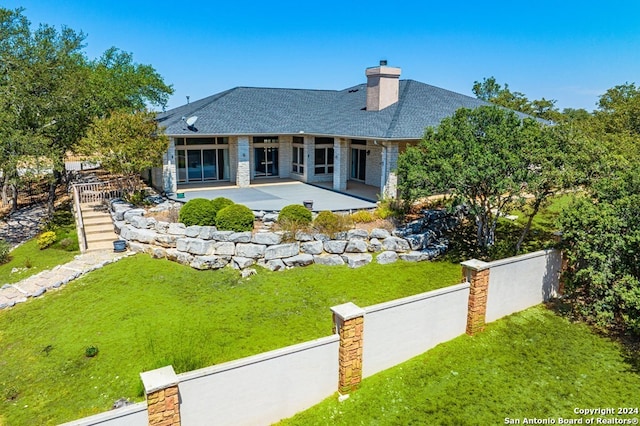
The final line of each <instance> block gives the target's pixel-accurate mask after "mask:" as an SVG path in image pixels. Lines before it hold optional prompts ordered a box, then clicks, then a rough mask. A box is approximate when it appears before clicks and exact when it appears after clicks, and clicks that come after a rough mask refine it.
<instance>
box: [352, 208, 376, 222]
mask: <svg viewBox="0 0 640 426" xmlns="http://www.w3.org/2000/svg"><path fill="white" fill-rule="evenodd" d="M351 219H352V220H353V221H354V222H355V223H371V222H373V221H374V220H375V218H374V217H373V214H371V212H368V211H366V210H358V211H357V212H355V213H353V214H352V215H351Z"/></svg>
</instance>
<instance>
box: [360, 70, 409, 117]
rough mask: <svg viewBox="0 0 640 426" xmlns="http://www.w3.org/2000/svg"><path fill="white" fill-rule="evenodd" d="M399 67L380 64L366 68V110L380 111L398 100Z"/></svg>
mask: <svg viewBox="0 0 640 426" xmlns="http://www.w3.org/2000/svg"><path fill="white" fill-rule="evenodd" d="M400 71H401V70H400V68H393V67H388V66H387V61H385V60H382V61H380V66H378V67H372V68H367V70H366V75H367V111H380V110H383V109H385V108H386V107H388V106H389V105H393V104H395V103H396V102H398V92H399V86H400Z"/></svg>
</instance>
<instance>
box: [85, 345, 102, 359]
mask: <svg viewBox="0 0 640 426" xmlns="http://www.w3.org/2000/svg"><path fill="white" fill-rule="evenodd" d="M98 352H100V350H99V349H98V347H97V346H87V348H86V349H85V350H84V356H86V357H87V358H93V357H94V356H96V355H98Z"/></svg>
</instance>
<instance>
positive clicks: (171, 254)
mask: <svg viewBox="0 0 640 426" xmlns="http://www.w3.org/2000/svg"><path fill="white" fill-rule="evenodd" d="M167 259H169V260H171V261H173V262H178V263H180V264H182V265H189V264H190V263H191V261H192V260H193V255H191V254H189V253H185V252H183V251H178V250H177V249H167Z"/></svg>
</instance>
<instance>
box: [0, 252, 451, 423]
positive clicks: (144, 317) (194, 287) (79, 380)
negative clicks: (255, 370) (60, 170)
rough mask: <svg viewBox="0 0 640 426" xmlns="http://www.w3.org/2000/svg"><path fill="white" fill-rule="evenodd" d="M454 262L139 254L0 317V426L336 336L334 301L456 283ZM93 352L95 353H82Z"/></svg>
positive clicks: (79, 410) (60, 414) (83, 407)
mask: <svg viewBox="0 0 640 426" xmlns="http://www.w3.org/2000/svg"><path fill="white" fill-rule="evenodd" d="M460 274H461V272H460V266H459V265H456V264H449V263H440V262H435V263H430V262H421V263H405V262H398V263H395V264H392V265H377V264H371V265H368V266H366V267H362V268H359V269H349V268H347V267H326V266H325V267H322V266H320V265H312V266H309V267H307V268H297V269H292V270H289V271H285V272H277V273H271V272H268V271H264V270H260V273H259V274H258V275H257V276H253V277H251V278H250V279H248V280H247V279H240V278H239V275H238V273H237V272H236V271H233V270H231V269H227V268H225V269H223V270H219V271H196V270H194V269H191V268H189V267H185V266H182V265H179V264H176V263H173V262H169V261H165V260H156V259H151V258H150V257H148V256H145V255H138V256H134V257H130V258H126V259H123V260H121V261H119V262H117V263H115V264H111V265H107V266H106V267H104V268H102V269H100V270H98V271H95V272H93V273H91V274H88V275H86V276H85V277H83V278H81V279H79V280H77V281H74V282H72V283H70V284H68V285H67V286H66V287H65V288H64V289H63V290H61V291H58V292H53V293H47V295H46V296H45V297H43V298H38V299H35V300H32V301H30V302H28V303H24V304H20V305H18V306H16V307H14V308H12V309H10V310H6V311H0V413H1V414H0V424H3V423H4V424H7V425H27V424H29V425H30V424H52V423H60V422H63V421H69V420H73V419H77V418H80V417H83V416H87V415H90V414H94V413H98V412H102V411H105V410H108V409H109V408H110V407H111V404H113V402H114V401H115V400H117V399H118V398H120V397H128V398H136V397H138V399H141V398H139V397H140V396H141V395H142V386H141V382H140V379H139V373H140V372H142V371H147V370H150V369H154V368H157V367H161V366H164V365H167V364H172V365H173V366H174V368H175V369H176V370H177V371H178V372H183V371H188V370H192V369H196V368H199V367H204V366H207V365H212V364H218V363H222V362H225V361H229V360H233V359H238V358H241V357H244V356H248V355H253V354H257V353H260V352H264V351H268V350H272V349H276V348H280V347H283V346H287V345H290V344H294V343H300V342H303V341H307V340H311V339H314V338H318V337H322V336H327V335H329V334H331V328H332V322H331V321H332V320H331V312H330V310H329V308H330V307H331V306H334V305H337V304H340V303H345V302H349V301H352V302H354V303H356V304H358V305H360V306H363V307H364V306H368V305H372V304H376V303H380V302H383V301H388V300H393V299H396V298H399V297H404V296H408V295H412V294H417V293H420V292H424V291H428V290H432V289H435V288H439V287H443V286H447V285H451V284H454V283H457V282H459V281H460ZM92 345H94V346H97V347H98V349H99V353H98V355H97V356H96V357H95V358H87V357H85V349H86V348H87V347H89V346H92Z"/></svg>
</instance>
